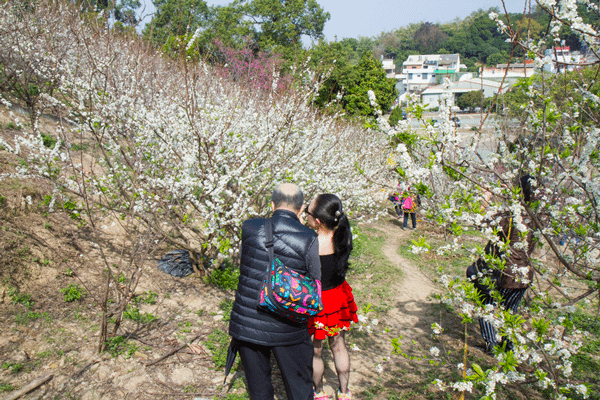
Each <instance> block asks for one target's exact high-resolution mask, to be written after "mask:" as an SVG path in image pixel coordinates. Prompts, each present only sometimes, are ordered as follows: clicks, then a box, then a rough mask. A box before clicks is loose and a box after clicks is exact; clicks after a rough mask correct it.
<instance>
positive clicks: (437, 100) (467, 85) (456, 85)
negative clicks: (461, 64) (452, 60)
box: [421, 74, 509, 108]
mask: <svg viewBox="0 0 600 400" xmlns="http://www.w3.org/2000/svg"><path fill="white" fill-rule="evenodd" d="M508 87H509V85H508V84H506V83H505V84H504V86H501V85H500V82H496V81H491V80H488V79H482V78H473V77H472V75H471V74H467V75H464V76H463V77H461V79H460V80H459V81H458V82H451V83H450V87H449V88H448V89H445V88H444V86H443V85H437V86H432V87H430V88H427V89H425V90H424V91H423V92H422V93H421V96H422V98H423V105H424V106H425V107H427V108H434V107H439V106H440V104H441V99H442V95H443V94H444V93H445V92H446V90H450V93H452V98H451V104H450V105H454V104H456V99H457V98H458V97H459V96H460V95H462V94H464V93H467V92H473V91H475V90H483V97H490V96H494V95H495V94H496V93H502V92H503V91H504V90H506V89H507V88H508Z"/></svg>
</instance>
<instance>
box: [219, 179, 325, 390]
mask: <svg viewBox="0 0 600 400" xmlns="http://www.w3.org/2000/svg"><path fill="white" fill-rule="evenodd" d="M271 200H272V206H273V210H274V211H273V217H272V219H273V238H274V242H273V250H274V253H275V256H276V257H277V258H278V259H279V260H281V261H282V262H283V263H284V264H285V265H286V266H288V267H290V268H292V269H294V270H296V271H297V272H299V273H301V274H303V275H310V276H311V277H312V278H313V279H318V280H320V279H321V262H320V260H319V243H318V240H317V234H316V233H315V232H314V231H312V230H311V229H310V228H308V227H307V226H304V225H303V224H302V223H301V222H300V218H301V216H302V208H303V202H304V195H303V194H302V191H301V190H300V188H299V187H298V186H296V185H294V184H290V183H284V184H281V185H279V186H277V187H276V188H275V191H274V192H273V196H272V198H271ZM268 264H269V254H268V250H267V248H266V235H265V219H264V218H256V219H250V220H247V221H245V222H244V223H243V225H242V246H241V260H240V278H239V283H238V287H237V291H236V294H235V302H234V304H233V309H232V311H231V320H230V323H229V334H230V335H231V337H232V344H233V346H232V345H230V349H232V348H233V349H234V350H233V352H234V356H235V352H236V351H237V352H239V354H240V358H241V361H242V365H243V367H244V373H245V374H246V382H247V385H248V392H249V395H250V399H251V400H273V398H274V388H273V384H272V382H271V364H270V358H271V354H273V355H274V356H275V360H276V361H277V365H278V366H279V369H280V371H281V374H282V376H283V382H284V385H285V390H286V392H287V398H288V399H290V400H312V399H313V381H312V375H313V368H312V362H313V345H312V342H311V339H310V335H309V333H308V327H307V324H306V323H298V322H293V321H291V320H289V319H286V318H283V317H279V316H277V315H276V314H274V313H270V312H267V311H262V310H260V309H258V308H257V306H258V301H259V292H260V289H261V285H262V283H263V278H264V277H265V274H266V273H267V268H268Z"/></svg>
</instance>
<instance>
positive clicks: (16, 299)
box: [8, 250, 35, 310]
mask: <svg viewBox="0 0 600 400" xmlns="http://www.w3.org/2000/svg"><path fill="white" fill-rule="evenodd" d="M21 251H22V250H19V252H21ZM8 297H10V299H11V300H12V302H13V304H22V305H24V306H25V308H26V309H28V310H30V309H31V307H33V304H34V303H35V301H34V300H33V297H31V295H30V294H28V293H20V292H18V291H17V289H15V288H9V289H8Z"/></svg>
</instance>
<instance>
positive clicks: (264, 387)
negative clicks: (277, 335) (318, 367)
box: [239, 334, 314, 400]
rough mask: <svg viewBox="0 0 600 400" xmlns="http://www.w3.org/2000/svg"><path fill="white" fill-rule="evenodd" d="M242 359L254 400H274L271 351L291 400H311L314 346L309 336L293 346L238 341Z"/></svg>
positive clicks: (312, 393) (250, 393) (249, 389)
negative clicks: (272, 345)
mask: <svg viewBox="0 0 600 400" xmlns="http://www.w3.org/2000/svg"><path fill="white" fill-rule="evenodd" d="M239 346H240V348H239V352H240V358H241V360H242V365H243V366H244V372H245V373H246V382H247V384H248V392H249V395H250V399H251V400H273V398H274V389H273V384H272V382H271V362H270V359H271V352H273V355H274V356H275V360H276V361H277V366H278V367H279V370H280V371H281V375H282V376H283V383H284V385H285V391H286V393H287V398H288V400H312V399H313V396H314V392H313V380H312V378H313V377H312V375H313V368H312V362H313V353H314V347H313V344H312V342H311V341H310V337H309V336H308V334H307V335H306V340H305V341H304V342H302V343H298V344H294V345H291V346H275V347H271V346H260V345H256V344H252V343H248V342H239Z"/></svg>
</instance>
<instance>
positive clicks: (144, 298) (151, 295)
mask: <svg viewBox="0 0 600 400" xmlns="http://www.w3.org/2000/svg"><path fill="white" fill-rule="evenodd" d="M157 300H158V294H157V293H156V292H153V291H148V292H144V293H142V294H140V295H136V296H135V297H134V298H133V304H136V305H138V304H140V303H144V304H156V301H157Z"/></svg>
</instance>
